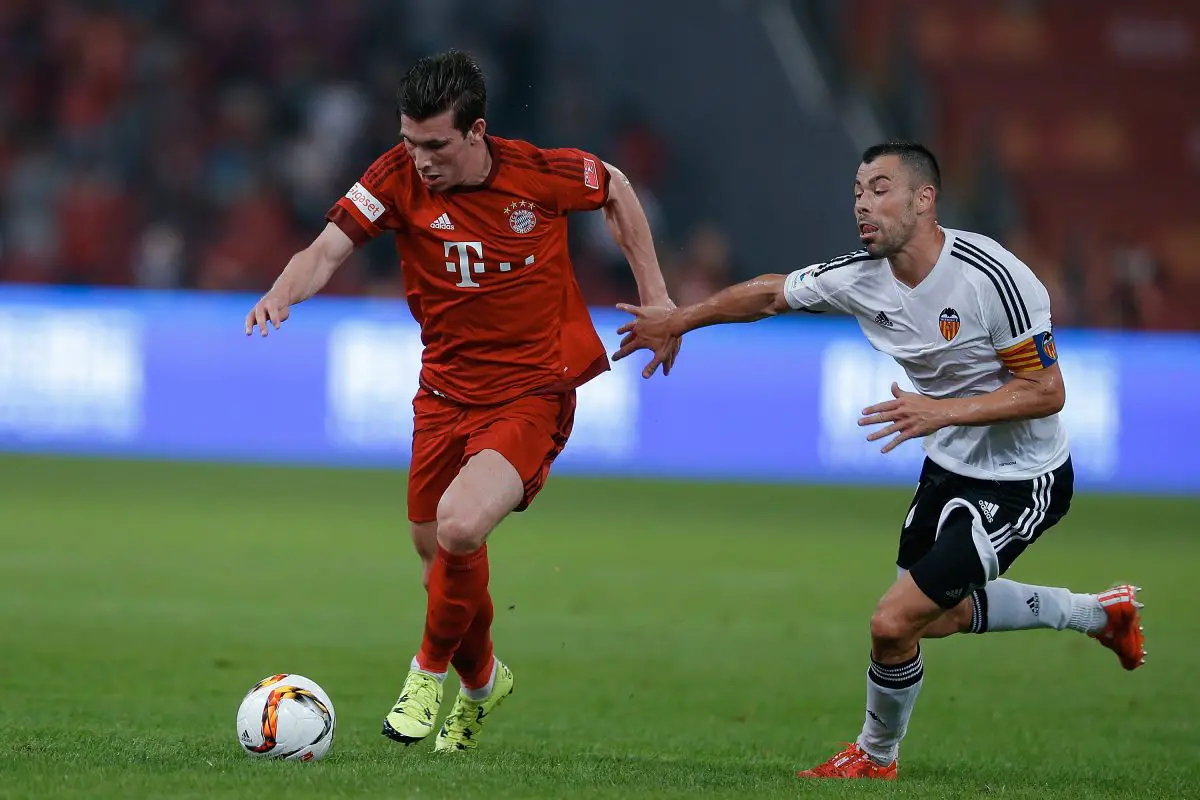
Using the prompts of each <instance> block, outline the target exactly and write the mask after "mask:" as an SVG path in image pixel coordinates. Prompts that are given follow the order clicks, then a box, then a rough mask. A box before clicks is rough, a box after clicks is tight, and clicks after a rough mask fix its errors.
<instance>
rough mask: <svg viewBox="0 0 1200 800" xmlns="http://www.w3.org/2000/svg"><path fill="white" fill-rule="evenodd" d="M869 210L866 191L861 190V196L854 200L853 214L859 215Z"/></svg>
mask: <svg viewBox="0 0 1200 800" xmlns="http://www.w3.org/2000/svg"><path fill="white" fill-rule="evenodd" d="M870 210H871V209H870V208H869V207H868V205H867V194H866V192H863V195H862V197H859V198H858V199H857V200H855V201H854V215H855V216H856V217H861V216H863V215H864V214H866V213H867V212H868V211H870Z"/></svg>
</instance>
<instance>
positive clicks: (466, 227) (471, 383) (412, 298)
mask: <svg viewBox="0 0 1200 800" xmlns="http://www.w3.org/2000/svg"><path fill="white" fill-rule="evenodd" d="M486 141H487V146H488V147H489V148H490V151H491V156H492V168H491V172H490V173H489V174H488V176H487V178H486V180H485V181H484V182H483V183H482V184H480V185H477V186H463V187H457V188H454V189H451V190H450V191H447V192H432V191H430V190H429V189H428V188H426V187H425V185H424V184H423V183H422V182H421V180H420V178H419V177H418V176H417V172H416V167H415V166H414V164H413V162H412V159H411V157H410V156H409V154H408V151H407V150H406V149H405V147H404V145H403V144H400V145H397V146H396V147H393V148H392V149H391V150H389V151H388V152H387V153H385V154H384V155H383V156H381V157H380V158H378V159H377V160H376V161H375V163H374V164H373V165H372V166H371V168H370V169H368V170H367V171H366V173H365V174H364V175H363V176H362V178H361V179H360V180H359V181H358V183H356V184H354V186H353V188H351V189H350V191H349V192H347V193H346V196H345V197H343V198H341V199H340V200H338V201H337V204H336V205H334V206H333V208H331V209H330V210H329V213H328V214H327V215H326V219H328V220H329V221H330V222H333V223H334V224H335V225H337V226H338V227H339V228H341V230H342V231H344V232H345V233H346V235H347V236H349V237H350V238H351V239H352V240H353V241H354V243H355V245H362V244H364V243H365V242H366V241H368V240H369V239H371V238H372V237H374V236H378V235H379V234H381V233H383V232H384V231H393V232H394V233H395V237H396V249H397V251H398V253H399V255H400V264H401V269H402V270H403V273H404V291H405V296H406V297H407V299H408V305H409V308H410V309H412V314H413V317H414V318H415V319H416V320H417V322H418V323H419V324H420V326H421V341H422V343H423V344H424V345H425V349H424V353H423V355H422V364H421V384H422V385H423V386H425V387H426V388H427V389H430V390H433V391H436V392H439V393H441V394H443V395H445V396H446V397H448V398H450V399H451V400H455V401H457V402H460V403H465V404H471V405H484V404H493V403H502V402H505V401H507V400H511V399H512V398H514V397H518V396H520V395H523V394H529V393H532V392H538V391H566V390H568V389H571V388H574V387H576V386H579V385H580V384H583V383H585V382H586V381H588V380H591V379H592V378H594V377H595V376H596V375H599V374H600V373H602V372H604V371H605V370H607V369H608V368H609V364H608V356H607V354H606V353H605V350H604V345H603V344H602V343H601V341H600V337H599V336H598V335H597V334H596V330H595V328H594V327H593V326H592V321H591V316H590V315H589V314H588V309H587V304H586V303H585V302H584V299H583V293H582V292H581V291H580V289H579V284H578V283H577V282H576V280H575V273H574V269H573V268H572V266H571V260H570V256H569V255H568V253H567V214H568V213H569V212H571V211H592V210H595V209H598V208H600V207H601V206H602V205H604V203H605V201H606V200H607V198H608V188H609V187H608V180H609V175H608V170H606V169H605V168H604V164H603V162H601V161H600V159H598V158H596V157H595V156H593V155H590V154H588V153H585V152H582V151H580V150H574V149H558V150H543V149H541V148H538V147H535V146H533V145H531V144H529V143H527V142H522V141H516V140H507V139H501V138H498V137H495V136H488V137H487V139H486Z"/></svg>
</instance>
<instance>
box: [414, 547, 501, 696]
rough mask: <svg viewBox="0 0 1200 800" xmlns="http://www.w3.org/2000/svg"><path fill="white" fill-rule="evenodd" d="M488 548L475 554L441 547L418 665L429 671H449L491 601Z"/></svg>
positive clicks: (435, 567)
mask: <svg viewBox="0 0 1200 800" xmlns="http://www.w3.org/2000/svg"><path fill="white" fill-rule="evenodd" d="M487 586H488V561H487V545H486V544H485V545H484V546H483V547H481V548H479V549H478V550H476V551H474V552H472V553H451V552H449V551H448V550H445V549H443V548H442V546H441V545H438V550H437V556H436V557H435V558H434V559H433V569H432V570H431V571H430V574H429V599H428V605H427V606H426V611H425V636H424V638H423V639H422V640H421V651H420V652H419V653H417V663H418V664H420V665H421V669H423V670H426V671H427V672H435V673H441V672H446V671H447V670H448V669H449V668H450V659H451V658H453V657H454V653H455V651H457V650H458V648H459V645H460V644H461V642H462V640H463V637H464V636H465V635H466V633H467V631H468V630H469V629H470V627H471V622H472V621H473V620H474V619H475V616H476V614H477V613H478V612H479V610H480V609H481V608H482V607H483V606H484V604H485V603H486V604H487V605H489V606H490V605H491V601H490V599H489V598H488V591H487Z"/></svg>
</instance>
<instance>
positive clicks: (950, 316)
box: [938, 308, 962, 342]
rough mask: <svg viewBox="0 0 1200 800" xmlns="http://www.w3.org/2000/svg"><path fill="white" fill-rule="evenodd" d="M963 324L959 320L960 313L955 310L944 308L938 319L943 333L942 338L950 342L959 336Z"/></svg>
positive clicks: (939, 327)
mask: <svg viewBox="0 0 1200 800" xmlns="http://www.w3.org/2000/svg"><path fill="white" fill-rule="evenodd" d="M961 324H962V320H961V319H959V316H958V312H957V311H955V310H954V309H953V308H943V309H942V315H941V316H940V317H938V329H939V330H940V331H941V332H942V336H943V337H945V339H946V341H947V342H949V341H950V340H952V339H953V338H954V337H955V336H958V329H959V327H960V326H961Z"/></svg>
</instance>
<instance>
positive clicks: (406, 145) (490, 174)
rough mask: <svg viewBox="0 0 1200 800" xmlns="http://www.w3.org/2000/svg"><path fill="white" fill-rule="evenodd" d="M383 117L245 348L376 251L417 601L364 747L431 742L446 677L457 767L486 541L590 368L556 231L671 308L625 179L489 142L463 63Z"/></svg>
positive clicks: (486, 613) (467, 729)
mask: <svg viewBox="0 0 1200 800" xmlns="http://www.w3.org/2000/svg"><path fill="white" fill-rule="evenodd" d="M398 106H399V108H398V110H399V113H400V138H401V143H400V144H399V145H397V146H396V147H394V148H392V149H391V150H389V151H388V152H387V153H385V154H383V155H382V156H380V157H379V158H378V159H377V160H376V161H375V163H374V164H372V165H371V167H370V168H369V169H368V170H367V171H366V173H364V174H363V176H362V178H361V179H360V180H359V181H358V182H357V183H355V184H354V186H353V187H352V188H351V189H350V191H349V192H347V193H346V195H345V197H342V198H341V199H339V200H338V201H337V203H336V204H335V205H334V206H333V207H332V208H331V209H330V210H329V213H328V214H327V215H326V219H327V220H328V224H327V225H326V227H325V229H324V230H323V231H322V232H321V234H320V235H319V236H318V237H317V238H316V240H315V241H314V242H313V243H312V244H311V245H310V246H309V247H308V248H306V249H305V250H303V251H301V252H300V253H297V254H296V255H295V256H293V258H292V259H291V261H290V262H289V263H288V265H287V267H286V268H285V269H284V270H283V273H282V274H281V275H280V276H279V278H278V279H277V280H276V281H275V284H274V286H272V287H271V289H270V291H268V292H267V294H266V295H264V296H263V298H262V299H261V300H259V302H258V303H257V304H256V305H255V307H254V309H253V310H251V311H250V313H249V314H248V315H247V317H246V333H247V334H250V333H252V332H253V330H254V328H255V327H257V328H258V329H259V330H261V332H262V335H264V336H265V335H267V330H268V328H269V327H270V326H274V327H275V328H276V329H278V328H279V325H280V323H281V322H283V321H284V320H286V319H287V318H288V308H289V306H291V305H293V304H295V303H299V302H301V301H303V300H306V299H307V298H309V297H312V296H313V295H314V294H316V292H318V291H319V290H320V289H321V288H322V287H323V286H324V285H325V284H326V283H327V282H328V280H329V278H330V277H331V276H332V274H333V272H334V271H335V270H336V269H337V268H338V266H339V265H340V264H341V263H342V262H343V261H344V260H345V259H346V258H347V257H348V256H349V255H350V254H351V252H352V251H353V250H354V248H355V247H357V246H359V245H362V244H363V243H365V242H367V241H368V240H369V239H371V238H372V237H375V236H379V235H380V234H383V233H384V232H391V233H393V234H394V235H395V239H396V249H397V251H398V253H399V256H400V261H401V268H402V271H403V275H404V286H405V295H406V297H407V299H408V305H409V308H410V309H411V310H412V314H413V317H414V318H415V319H416V320H417V322H418V323H419V324H420V326H421V340H422V342H423V343H424V346H425V347H424V354H423V357H422V365H421V375H420V389H419V391H418V393H417V395H416V397H415V398H414V400H413V411H414V415H415V416H414V425H413V454H412V465H411V469H410V472H409V479H408V516H409V520H410V521H411V523H412V537H413V544H414V545H415V546H416V550H417V553H418V554H419V555H420V557H421V561H422V565H423V580H424V583H425V587H426V589H427V597H428V599H427V609H426V617H425V631H424V637H423V638H422V641H421V647H420V651H419V652H418V653H417V655H416V657H415V658H414V659H413V660H412V666H411V671H410V672H409V673H408V676H407V678H406V679H405V681H404V688H403V689H402V690H401V693H400V697H399V699H397V701H396V702H395V704H394V706H393V708H392V710H391V712H390V713H388V714H387V716H386V718H385V720H384V723H383V734H384V735H385V736H388V737H390V738H391V739H394V740H396V741H399V742H403V743H405V744H412V743H414V742H418V741H421V740H422V739H424V738H425V737H426V736H428V735H429V734H430V733H432V732H433V724H434V717H435V716H436V714H437V712H438V708H439V706H440V705H441V701H442V682H443V680H444V679H445V677H446V674H447V672H448V670H449V668H450V667H451V666H453V667H454V670H455V671H456V672H457V673H458V676H459V679H460V683H461V684H462V690H461V691H460V692H459V694H458V697H457V701H456V702H455V704H454V708H453V709H452V710H451V712H450V714H449V715H448V716H447V717H446V720H445V722H444V724H443V725H442V728H441V730H440V731H439V732H438V735H437V737H436V739H435V748H436V749H437V750H439V751H460V750H468V749H471V748H473V747H475V746H476V743H477V741H478V737H479V733H480V729H481V728H482V726H483V723H484V721H485V720H486V719H490V717H491V712H492V711H493V709H495V708H496V706H498V705H499V704H500V702H501V701H502V700H504V698H505V697H507V696H508V695H509V694H510V693H511V692H512V689H513V676H512V672H511V670H509V668H508V667H507V666H506V665H505V664H503V663H502V662H500V661H499V660H498V659H496V658H495V656H494V655H493V652H492V640H491V624H492V616H493V609H492V600H491V596H490V595H489V593H488V578H489V573H488V555H487V545H486V543H485V542H486V540H487V538H488V534H490V533H491V531H492V530H493V529H494V528H495V527H496V526H497V525H498V524H499V523H500V522H501V520H503V519H504V518H505V517H506V516H507V515H508V514H509V513H510V512H512V511H522V510H524V509H525V508H527V507H528V506H529V504H530V502H531V501H532V500H533V498H534V496H535V495H537V493H538V492H539V491H540V490H541V488H542V485H543V484H544V482H545V480H546V476H547V474H548V473H549V470H550V465H551V463H552V462H553V461H554V459H555V457H556V456H558V454H559V453H560V452H561V451H562V449H563V447H564V445H566V443H567V438H568V436H569V435H570V433H571V425H572V421H573V418H574V413H575V390H576V388H577V387H578V386H580V385H581V384H583V383H585V382H587V381H588V380H591V379H592V378H594V377H596V376H597V375H599V374H601V373H602V372H604V371H606V370H607V369H609V363H608V357H607V354H606V352H605V349H604V346H603V344H602V343H601V341H600V338H599V336H598V335H597V334H596V331H595V329H594V327H593V326H592V323H591V318H590V316H589V314H588V309H587V306H586V304H585V302H584V299H583V296H582V294H581V292H580V290H579V285H578V284H577V283H576V281H575V277H574V273H573V270H572V266H571V262H570V258H569V256H568V253H567V215H568V214H569V213H570V212H572V211H591V210H597V209H603V213H604V215H605V217H606V220H607V222H608V227H609V230H610V231H611V233H612V235H613V237H614V239H615V241H616V242H617V243H618V244H619V245H620V247H621V249H622V251H623V252H624V253H625V256H626V258H627V259H628V260H629V263H630V265H631V267H632V268H633V272H634V275H635V277H636V279H637V284H638V290H639V294H640V296H641V300H642V302H643V303H644V304H647V305H652V306H662V307H673V304H672V303H671V300H670V298H669V297H668V295H667V291H666V286H665V284H664V282H663V277H662V273H661V271H660V269H659V265H658V260H657V257H656V256H655V252H654V244H653V240H652V238H651V233H650V227H649V224H648V223H647V220H646V215H645V213H644V211H643V210H642V207H641V205H640V203H639V202H638V200H637V197H636V195H635V194H634V192H633V189H632V187H631V186H630V184H629V182H628V180H627V179H626V178H625V176H624V175H622V174H621V172H619V171H618V170H617V169H615V168H614V167H612V166H609V165H608V164H605V163H604V162H603V161H601V160H600V159H599V158H597V157H596V156H594V155H591V154H589V153H585V152H582V151H580V150H574V149H552V150H546V149H541V148H538V147H535V146H533V145H531V144H528V143H526V142H522V141H515V140H506V139H501V138H499V137H496V136H492V135H490V134H488V133H487V130H486V123H485V121H484V112H485V106H486V90H485V86H484V79H483V75H482V73H481V72H480V70H479V67H478V66H477V65H476V64H475V63H474V61H473V60H472V59H471V58H470V57H469V56H467V55H465V54H462V53H459V52H455V51H450V52H446V53H442V54H439V55H436V56H432V57H429V58H425V59H422V60H420V61H418V62H417V63H416V64H415V65H414V66H413V67H412V68H411V69H410V70H409V72H408V74H407V75H406V76H405V77H404V79H403V81H402V83H401V86H400V90H399V92H398ZM673 355H674V354H673V353H672V357H673ZM379 368H380V369H387V368H388V365H386V364H380V365H379Z"/></svg>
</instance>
